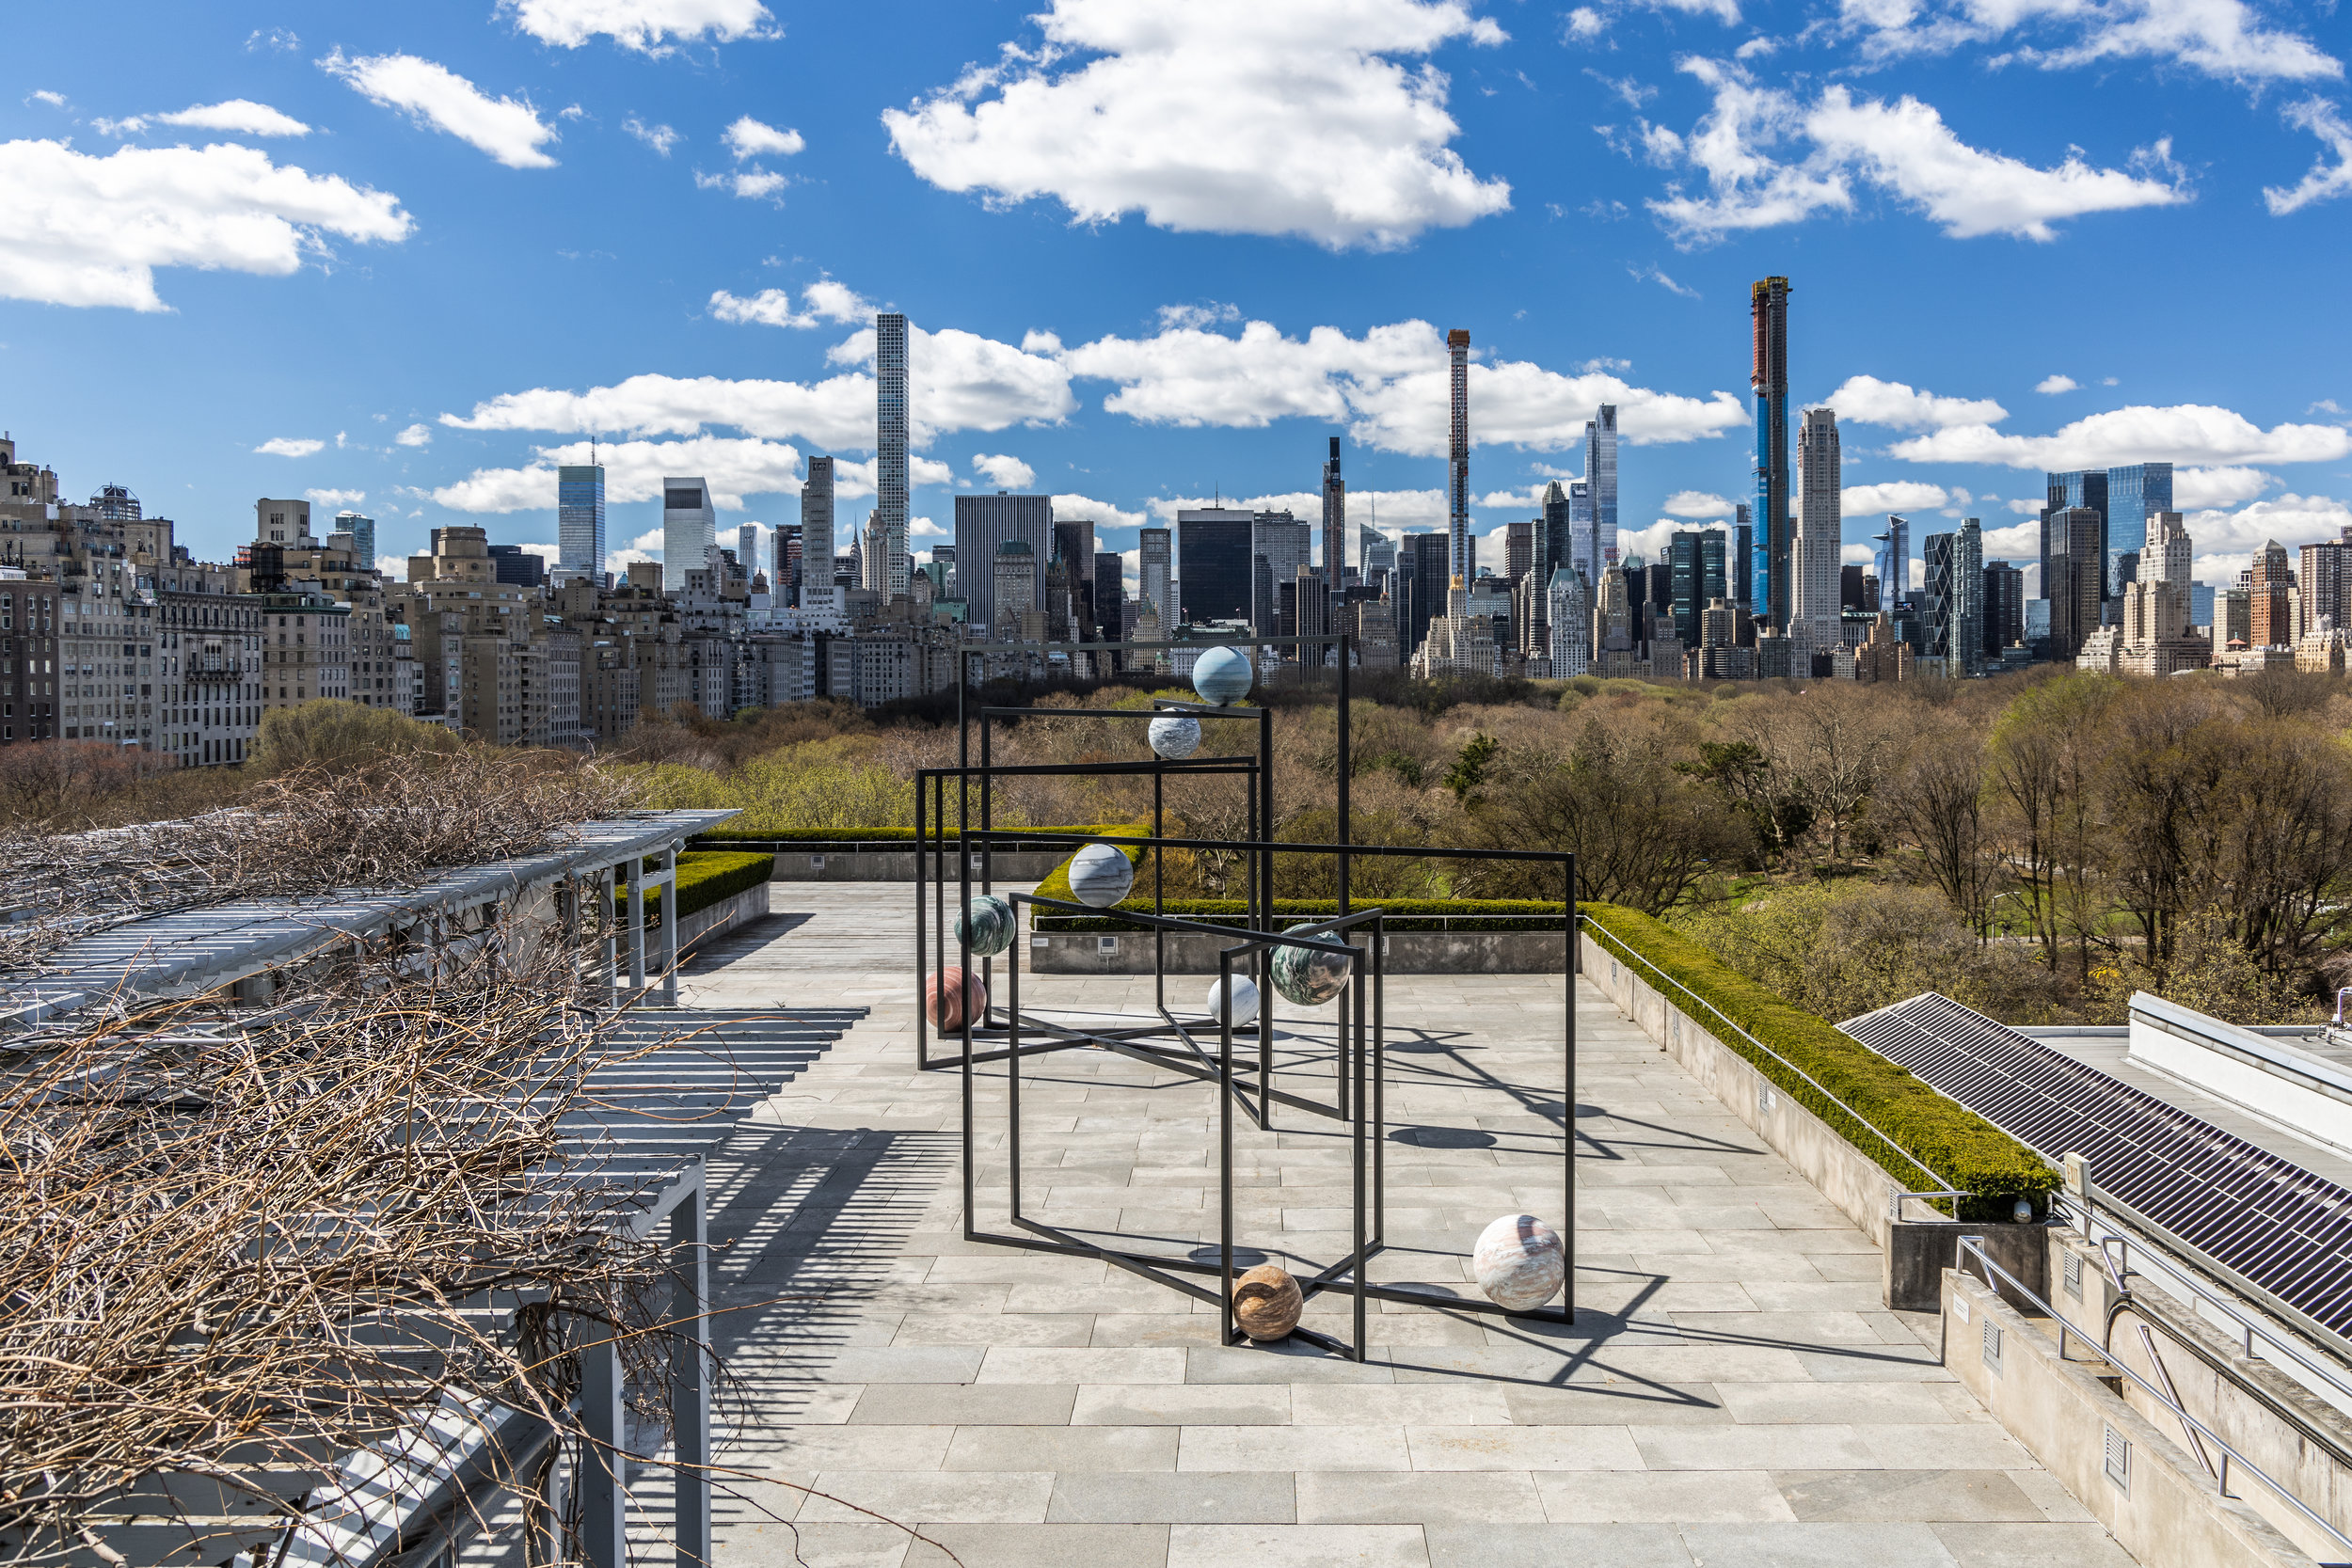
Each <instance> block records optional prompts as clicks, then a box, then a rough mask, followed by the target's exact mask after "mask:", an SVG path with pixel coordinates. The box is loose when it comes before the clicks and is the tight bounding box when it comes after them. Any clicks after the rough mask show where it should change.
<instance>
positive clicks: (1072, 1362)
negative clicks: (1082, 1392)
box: [974, 1345, 1186, 1385]
mask: <svg viewBox="0 0 2352 1568" xmlns="http://www.w3.org/2000/svg"><path fill="white" fill-rule="evenodd" d="M1185 1354H1186V1353H1185V1351H1184V1349H1183V1348H1182V1347H1178V1346H1117V1347H1113V1348H1110V1349H1096V1348H1093V1347H1090V1346H1089V1347H1084V1348H1065V1347H1058V1346H1035V1347H1032V1346H1024V1345H993V1346H991V1347H990V1348H989V1351H988V1356H987V1359H986V1360H984V1361H982V1362H981V1363H980V1368H979V1375H978V1376H977V1378H976V1379H974V1381H975V1382H978V1383H1010V1384H1016V1385H1028V1384H1033V1383H1081V1384H1083V1383H1183V1382H1184V1381H1185V1376H1184V1357H1185Z"/></svg>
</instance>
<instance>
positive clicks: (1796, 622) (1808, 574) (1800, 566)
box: [1788, 408, 1883, 678]
mask: <svg viewBox="0 0 2352 1568" xmlns="http://www.w3.org/2000/svg"><path fill="white" fill-rule="evenodd" d="M1844 475H1845V464H1844V459H1843V456H1842V455H1841V453H1840V451H1839V450H1838V440H1837V416H1836V414H1835V413H1833V412H1832V411H1831V410H1829V409H1827V408H1808V409H1806V410H1805V411H1804V428H1803V430H1802V431H1800V432H1799V435H1798V437H1797V476H1798V481H1799V483H1800V484H1801V485H1802V487H1803V488H1802V491H1801V493H1800V495H1799V498H1798V507H1797V522H1796V527H1795V528H1794V530H1792V531H1791V533H1790V537H1789V542H1788V556H1789V559H1788V635H1789V636H1790V638H1792V639H1793V640H1794V641H1791V642H1790V643H1789V652H1790V653H1791V654H1796V655H1809V654H1816V653H1827V652H1829V651H1830V650H1832V649H1834V648H1836V646H1837V644H1838V642H1839V641H1841V640H1842V637H1843V625H1842V620H1843V614H1844V605H1843V603H1842V602H1841V598H1842V596H1841V594H1839V592H1838V586H1839V585H1838V574H1837V565H1838V556H1839V553H1840V551H1841V550H1842V548H1843V545H1842V540H1843V538H1844V533H1845V495H1844ZM1881 602H1883V600H1882V601H1881ZM1791 673H1793V674H1796V675H1798V676H1800V677H1801V678H1802V677H1803V676H1804V675H1806V674H1809V673H1811V671H1810V670H1809V669H1808V670H1803V671H1791Z"/></svg>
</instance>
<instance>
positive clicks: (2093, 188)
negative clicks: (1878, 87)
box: [1639, 59, 2189, 245]
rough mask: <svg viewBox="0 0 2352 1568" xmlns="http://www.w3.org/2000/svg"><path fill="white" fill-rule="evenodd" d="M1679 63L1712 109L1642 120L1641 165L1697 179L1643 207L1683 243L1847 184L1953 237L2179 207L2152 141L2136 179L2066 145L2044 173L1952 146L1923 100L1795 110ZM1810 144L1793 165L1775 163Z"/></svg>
mask: <svg viewBox="0 0 2352 1568" xmlns="http://www.w3.org/2000/svg"><path fill="white" fill-rule="evenodd" d="M1681 69H1682V70H1683V71H1687V72H1689V73H1690V74H1691V75H1692V76H1694V77H1696V78H1697V79H1698V80H1699V81H1701V82H1703V83H1705V84H1706V85H1707V86H1708V87H1710V88H1712V89H1713V93H1714V103H1713V105H1712V107H1710V108H1709V109H1708V113H1707V114H1706V116H1705V117H1703V118H1702V119H1700V120H1699V122H1698V124H1697V125H1696V126H1695V127H1694V128H1693V129H1692V131H1691V132H1689V133H1688V134H1687V135H1685V134H1682V133H1677V132H1676V131H1673V130H1671V129H1669V128H1667V127H1665V126H1652V125H1649V124H1648V123H1647V122H1646V121H1644V122H1643V126H1642V134H1641V136H1640V138H1639V140H1640V145H1641V146H1642V147H1643V148H1644V149H1645V151H1646V154H1647V156H1648V157H1649V158H1650V159H1651V161H1653V162H1656V163H1660V164H1662V165H1665V166H1669V167H1688V168H1690V169H1692V171H1694V172H1695V173H1697V174H1699V175H1701V176H1703V177H1704V179H1705V181H1706V190H1705V192H1704V193H1703V194H1697V193H1686V192H1685V191H1684V189H1683V187H1682V185H1681V183H1680V182H1676V183H1672V184H1669V185H1668V186H1667V191H1666V195H1665V197H1664V198H1661V199H1659V200H1654V201H1651V202H1650V203H1648V206H1649V208H1650V210H1651V211H1652V212H1654V213H1656V214H1658V215H1659V217H1660V219H1661V221H1663V222H1664V223H1665V225H1666V227H1667V228H1668V229H1669V230H1672V231H1674V232H1675V233H1676V234H1677V236H1678V237H1679V239H1680V240H1681V241H1682V243H1683V244H1685V245H1700V244H1706V243H1709V242H1712V241H1716V240H1721V239H1723V238H1724V237H1726V236H1728V235H1731V234H1735V233H1740V232H1744V231H1747V230H1757V229H1769V228H1774V227H1777V226H1779V225H1782V224H1788V223H1799V222H1803V221H1804V219H1806V218H1809V217H1811V216H1813V215H1814V214H1817V213H1822V212H1851V211H1852V210H1853V208H1854V205H1855V196H1854V193H1855V189H1856V187H1857V186H1862V185H1867V186H1872V187H1876V188H1877V189H1879V190H1882V191H1883V192H1885V193H1886V194H1887V195H1888V196H1890V197H1892V198H1895V199H1896V200H1898V201H1899V202H1901V203H1902V204H1903V205H1906V206H1909V207H1911V208H1913V209H1915V211H1917V212H1919V213H1921V214H1925V215H1926V216H1927V217H1929V218H1931V219H1932V220H1933V221H1935V222H1936V223H1938V224H1940V225H1942V227H1943V230H1944V232H1945V233H1947V234H1948V235H1950V236H1952V237H1953V238H1955V239H1970V238H1974V237H1977V236H1979V235H1984V234H2012V235H2015V236H2017V237H2019V238H2021V239H2030V240H2053V239H2056V238H2057V237H2058V230H2056V229H2055V228H2053V227H2052V226H2053V225H2054V224H2056V223H2058V222H2060V221H2062V220H2064V219H2067V218H2074V217H2079V216H2081V215H2083V214H2086V213H2099V212H2111V211H2117V210H2121V209H2125V208H2133V207H2152V206H2169V205H2172V204H2174V203H2178V202H2183V201H2186V200H2188V199H2189V192H2188V189H2187V184H2186V181H2185V178H2184V177H2182V175H2181V174H2180V171H2179V170H2178V169H2177V168H2176V167H2175V166H2173V165H2172V163H2171V154H2170V149H2169V144H2168V143H2166V142H2161V141H2160V142H2158V143H2156V144H2155V145H2154V146H2153V148H2150V149H2146V150H2142V151H2141V152H2139V153H2136V154H2135V155H2134V162H2135V163H2136V164H2137V166H2139V168H2140V169H2141V170H2142V171H2143V172H2137V173H2133V172H2126V171H2124V170H2122V169H2112V168H2096V167H2093V166H2090V164H2088V163H2086V162H2085V161H2084V160H2083V157H2082V155H2081V153H2080V152H2078V151H2075V150H2072V149H2070V150H2068V151H2067V154H2066V157H2065V159H2064V160H2063V161H2062V162H2060V163H2059V164H2058V166H2055V167H2049V168H2044V167H2040V166H2035V165H2033V164H2029V163H2026V162H2024V161H2023V160H2021V159H2017V158H2012V157H2009V156H2006V155H2004V154H2002V153H1998V152H1989V151H1986V150H1983V149H1981V148H1976V147H1971V146H1969V145H1968V144H1967V143H1966V142H1963V140H1961V139H1960V137H1959V135H1957V134H1955V133H1954V132H1953V130H1952V129H1951V127H1950V126H1948V125H1947V124H1945V123H1944V117H1943V115H1942V114H1941V113H1939V112H1938V111H1937V110H1936V109H1935V108H1934V107H1933V106H1932V105H1930V104H1927V103H1921V102H1920V101H1919V100H1917V99H1916V98H1913V97H1911V96H1909V95H1908V94H1906V95H1905V96H1904V97H1903V98H1901V99H1900V100H1899V101H1898V102H1896V103H1886V102H1884V101H1883V100H1878V99H1857V98H1855V97H1854V95H1853V93H1852V91H1851V89H1850V88H1848V87H1844V86H1832V87H1825V88H1823V89H1822V91H1821V95H1820V98H1818V99H1816V100H1815V101H1814V102H1813V103H1809V104H1808V103H1803V102H1801V101H1800V100H1799V99H1797V98H1796V97H1795V96H1794V95H1793V94H1791V93H1788V92H1786V91H1783V90H1782V89H1780V88H1777V87H1764V86H1761V85H1759V84H1758V83H1757V82H1756V79H1755V78H1754V77H1753V76H1752V75H1750V74H1749V73H1748V72H1747V71H1745V70H1744V69H1742V68H1741V67H1740V66H1738V65H1733V64H1726V63H1724V62H1723V61H1719V60H1708V59H1686V60H1684V61H1683V62H1681ZM1797 143H1808V144H1810V147H1809V150H1808V151H1806V152H1805V154H1804V156H1803V157H1802V158H1798V159H1794V160H1790V159H1784V158H1781V157H1778V156H1776V155H1775V153H1776V150H1777V149H1778V148H1779V147H1780V146H1781V145H1783V144H1797Z"/></svg>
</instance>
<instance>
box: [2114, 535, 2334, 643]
mask: <svg viewBox="0 0 2352 1568" xmlns="http://www.w3.org/2000/svg"><path fill="white" fill-rule="evenodd" d="M2157 528H2158V531H2159V532H2160V533H2162V534H2163V535H2164V537H2166V538H2167V539H2168V541H2169V539H2171V538H2172V537H2173V536H2175V535H2177V537H2178V539H2179V544H2178V546H2177V548H2178V551H2179V554H2180V558H2181V561H2182V562H2183V565H2182V567H2181V570H2180V577H2179V578H2177V579H2174V578H2171V576H2170V574H2169V569H2168V572H2167V580H2168V581H2170V580H2178V581H2181V582H2186V581H2187V580H2188V569H2187V566H2186V564H2185V563H2186V562H2187V560H2188V533H2187V531H2185V530H2184V529H2183V528H2182V527H2181V515H2180V514H2179V513H2177V512H2165V513H2159V514H2158V515H2157ZM2337 532H2338V537H2336V538H2334V539H2324V540H2321V541H2320V542H2319V543H2317V544H2312V545H2305V546H2303V547H2302V550H2301V551H2300V556H2301V565H2302V570H2301V571H2300V572H2299V573H2297V574H2296V587H2297V589H2298V591H2299V592H2300V594H2301V595H2302V623H2303V628H2304V629H2305V630H2306V631H2309V630H2311V629H2312V628H2313V627H2315V626H2318V625H2319V623H2320V621H2321V620H2322V619H2323V618H2324V619H2325V620H2326V621H2327V622H2328V625H2329V626H2333V627H2334V628H2336V629H2337V630H2338V631H2344V630H2352V528H2344V529H2340V530H2338V531H2337ZM2150 543H2151V547H2153V543H2154V542H2153V541H2151V542H2150ZM2167 559H2168V561H2169V554H2168V557H2167Z"/></svg>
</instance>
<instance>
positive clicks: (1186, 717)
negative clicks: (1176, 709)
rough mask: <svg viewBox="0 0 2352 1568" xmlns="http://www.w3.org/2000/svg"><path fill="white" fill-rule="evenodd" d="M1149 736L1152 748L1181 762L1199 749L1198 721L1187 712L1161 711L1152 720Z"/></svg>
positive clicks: (1171, 759) (1171, 760)
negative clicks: (1161, 712)
mask: <svg viewBox="0 0 2352 1568" xmlns="http://www.w3.org/2000/svg"><path fill="white" fill-rule="evenodd" d="M1151 737H1152V750H1153V751H1154V752H1158V753H1159V754H1160V755H1162V756H1164V757H1166V758H1167V759H1168V761H1170V762H1182V761H1184V759H1185V758H1186V757H1188V756H1190V755H1192V753H1193V752H1197V751H1199V750H1200V720H1198V719H1195V718H1194V717H1193V716H1192V715H1191V714H1189V713H1163V714H1162V715H1160V716H1159V717H1158V718H1157V719H1154V720H1152V728H1151Z"/></svg>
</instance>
